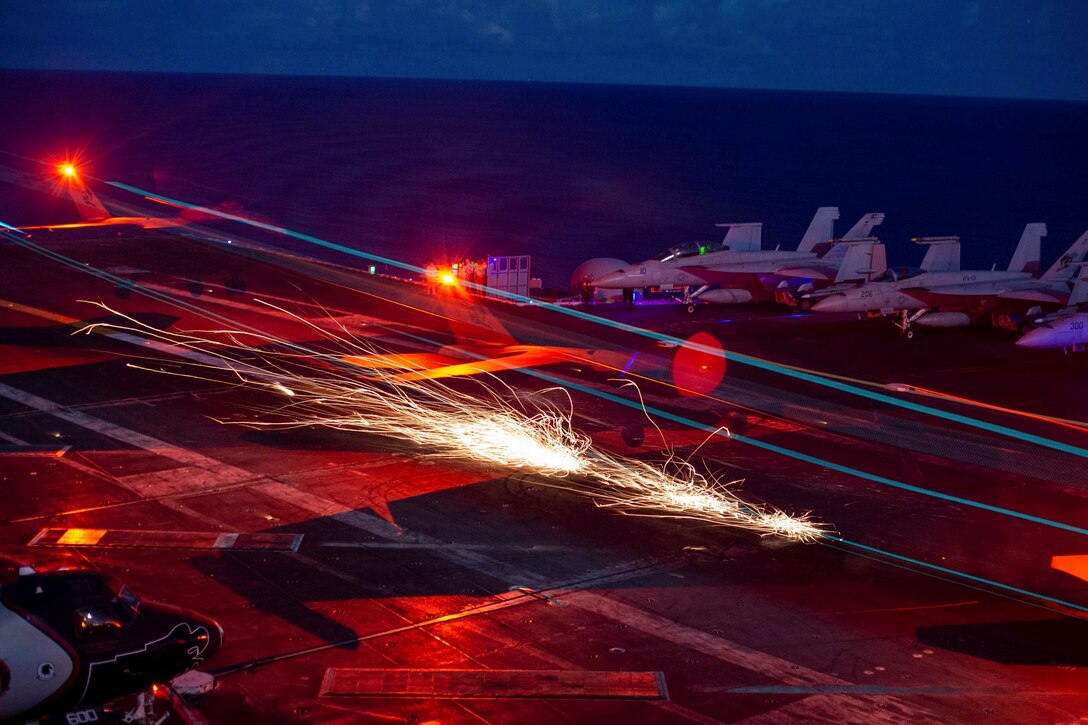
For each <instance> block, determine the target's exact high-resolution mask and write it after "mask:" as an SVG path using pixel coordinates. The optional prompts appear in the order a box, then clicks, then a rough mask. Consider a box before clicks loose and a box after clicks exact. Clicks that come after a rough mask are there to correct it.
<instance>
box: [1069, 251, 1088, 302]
mask: <svg viewBox="0 0 1088 725" xmlns="http://www.w3.org/2000/svg"><path fill="white" fill-rule="evenodd" d="M1083 304H1088V264H1086V263H1084V262H1081V264H1080V274H1078V275H1077V283H1076V284H1075V285H1073V291H1072V292H1070V293H1069V305H1068V306H1069V307H1080V306H1081V305H1083Z"/></svg>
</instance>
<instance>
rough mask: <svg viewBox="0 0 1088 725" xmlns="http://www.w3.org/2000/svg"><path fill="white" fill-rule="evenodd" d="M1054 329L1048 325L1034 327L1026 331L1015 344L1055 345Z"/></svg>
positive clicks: (1033, 345)
mask: <svg viewBox="0 0 1088 725" xmlns="http://www.w3.org/2000/svg"><path fill="white" fill-rule="evenodd" d="M1053 337H1054V331H1053V330H1051V329H1050V328H1048V327H1036V328H1035V329H1034V330H1032V331H1031V332H1029V333H1027V334H1026V335H1024V336H1023V337H1021V338H1020V339H1019V340H1017V341H1016V344H1017V345H1019V346H1020V347H1057V345H1055V344H1054V343H1053Z"/></svg>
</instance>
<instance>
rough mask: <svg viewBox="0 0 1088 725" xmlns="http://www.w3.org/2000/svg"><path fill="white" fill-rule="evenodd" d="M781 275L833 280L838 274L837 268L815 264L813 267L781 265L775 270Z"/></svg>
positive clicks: (775, 272)
mask: <svg viewBox="0 0 1088 725" xmlns="http://www.w3.org/2000/svg"><path fill="white" fill-rule="evenodd" d="M774 274H777V275H778V276H779V277H799V278H803V279H813V280H815V279H819V280H827V281H831V280H834V279H835V276H836V275H837V274H838V270H837V269H833V268H831V267H824V266H820V265H813V266H811V267H780V268H778V269H776V270H775V271H774Z"/></svg>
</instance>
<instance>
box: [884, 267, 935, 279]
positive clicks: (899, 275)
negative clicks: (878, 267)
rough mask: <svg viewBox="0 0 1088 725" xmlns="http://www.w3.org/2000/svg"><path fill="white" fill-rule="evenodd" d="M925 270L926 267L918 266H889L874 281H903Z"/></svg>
mask: <svg viewBox="0 0 1088 725" xmlns="http://www.w3.org/2000/svg"><path fill="white" fill-rule="evenodd" d="M924 271H925V270H924V269H919V268H918V267H888V269H887V271H885V272H884V274H882V275H880V276H879V277H877V278H876V279H874V280H873V281H874V282H902V281H903V280H905V279H910V278H911V277H917V276H918V275H920V274H921V273H922V272H924Z"/></svg>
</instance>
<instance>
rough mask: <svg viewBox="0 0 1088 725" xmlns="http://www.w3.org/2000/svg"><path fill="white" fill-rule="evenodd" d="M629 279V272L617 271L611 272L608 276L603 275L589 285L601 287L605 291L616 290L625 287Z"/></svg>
mask: <svg viewBox="0 0 1088 725" xmlns="http://www.w3.org/2000/svg"><path fill="white" fill-rule="evenodd" d="M627 279H628V274H627V270H623V269H617V270H616V271H615V272H609V273H608V274H606V275H602V276H601V277H598V278H597V279H595V280H593V281H592V282H590V283H589V285H590V286H591V287H601V288H604V289H615V288H617V287H623V285H624V283H625V282H626V281H627Z"/></svg>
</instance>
